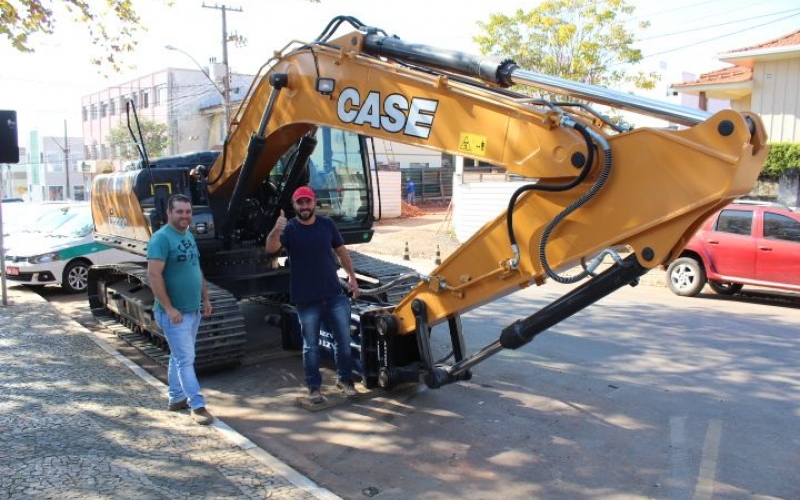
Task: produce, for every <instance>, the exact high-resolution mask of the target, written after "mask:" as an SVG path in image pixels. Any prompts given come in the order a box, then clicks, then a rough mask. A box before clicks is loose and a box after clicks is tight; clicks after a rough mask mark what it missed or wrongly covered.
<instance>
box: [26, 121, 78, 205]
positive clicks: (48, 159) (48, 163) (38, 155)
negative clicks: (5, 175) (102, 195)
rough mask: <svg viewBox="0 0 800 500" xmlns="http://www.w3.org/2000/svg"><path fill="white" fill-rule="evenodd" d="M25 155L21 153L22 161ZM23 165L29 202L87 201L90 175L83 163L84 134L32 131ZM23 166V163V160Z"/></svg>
mask: <svg viewBox="0 0 800 500" xmlns="http://www.w3.org/2000/svg"><path fill="white" fill-rule="evenodd" d="M21 159H22V155H20V160H21ZM25 159H26V163H25V164H24V169H25V175H26V182H27V193H26V196H23V198H24V199H26V200H29V201H65V200H75V201H84V200H88V199H89V188H90V185H91V178H90V177H89V176H88V175H87V172H86V171H85V166H84V163H83V138H82V137H68V136H64V137H55V136H40V135H39V133H38V132H36V131H33V132H31V133H30V136H29V139H28V151H27V154H26V155H25ZM20 166H23V164H22V162H20Z"/></svg>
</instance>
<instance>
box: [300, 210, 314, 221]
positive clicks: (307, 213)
mask: <svg viewBox="0 0 800 500" xmlns="http://www.w3.org/2000/svg"><path fill="white" fill-rule="evenodd" d="M313 216H314V209H313V208H310V209H303V210H300V211H298V212H297V218H298V219H300V220H304V221H305V220H309V219H310V218H311V217H313Z"/></svg>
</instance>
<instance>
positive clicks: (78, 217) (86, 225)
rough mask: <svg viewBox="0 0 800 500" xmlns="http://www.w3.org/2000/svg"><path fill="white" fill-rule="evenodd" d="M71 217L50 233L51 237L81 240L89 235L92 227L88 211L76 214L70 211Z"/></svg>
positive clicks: (90, 215) (90, 214)
mask: <svg viewBox="0 0 800 500" xmlns="http://www.w3.org/2000/svg"><path fill="white" fill-rule="evenodd" d="M71 212H72V217H71V218H70V219H69V220H67V221H66V222H64V223H63V224H61V225H60V226H58V227H57V228H56V229H54V230H53V231H51V232H50V234H51V235H52V236H57V237H65V238H83V237H84V236H87V235H89V234H91V232H92V230H93V229H94V226H93V225H92V213H91V212H90V211H88V210H81V211H78V212H75V211H71Z"/></svg>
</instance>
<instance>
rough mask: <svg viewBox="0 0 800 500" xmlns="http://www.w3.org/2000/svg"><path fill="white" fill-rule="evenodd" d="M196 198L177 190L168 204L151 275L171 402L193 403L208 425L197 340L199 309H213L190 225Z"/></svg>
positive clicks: (150, 256) (150, 257) (151, 246)
mask: <svg viewBox="0 0 800 500" xmlns="http://www.w3.org/2000/svg"><path fill="white" fill-rule="evenodd" d="M191 222H192V200H191V199H190V198H189V197H188V196H184V195H182V194H176V195H173V196H171V197H170V198H169V202H168V204H167V224H166V225H165V226H164V227H162V228H161V229H159V230H158V231H156V232H155V233H154V234H153V236H152V237H151V238H150V242H149V243H148V245H147V276H148V278H149V280H150V287H151V288H152V289H153V294H154V295H155V299H156V300H155V304H154V308H153V309H154V313H155V320H156V323H158V326H159V327H161V331H162V332H163V333H164V336H165V337H166V338H167V343H168V344H169V350H170V355H169V367H168V369H167V382H168V384H169V390H168V394H169V404H168V408H169V409H170V410H172V411H178V410H183V409H187V408H190V409H191V411H192V417H193V418H194V420H195V422H197V423H198V424H201V425H208V424H210V423H211V422H213V421H214V417H213V416H211V414H210V413H209V412H208V410H207V409H206V401H205V398H204V397H203V395H202V394H200V383H199V382H198V381H197V375H196V374H195V370H194V358H195V342H196V340H197V331H198V330H199V328H200V319H201V314H202V315H203V316H208V315H210V314H211V301H210V299H209V297H208V290H207V289H206V286H205V282H204V281H203V273H202V271H201V270H200V253H199V252H198V250H197V243H196V242H195V240H194V236H192V233H191V231H189V225H190V224H191Z"/></svg>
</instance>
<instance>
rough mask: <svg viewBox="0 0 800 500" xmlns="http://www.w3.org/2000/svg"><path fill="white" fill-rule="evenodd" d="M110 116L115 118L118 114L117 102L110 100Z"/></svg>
mask: <svg viewBox="0 0 800 500" xmlns="http://www.w3.org/2000/svg"><path fill="white" fill-rule="evenodd" d="M108 114H109V115H111V116H115V115H116V114H117V100H116V99H110V100H109V101H108Z"/></svg>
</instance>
